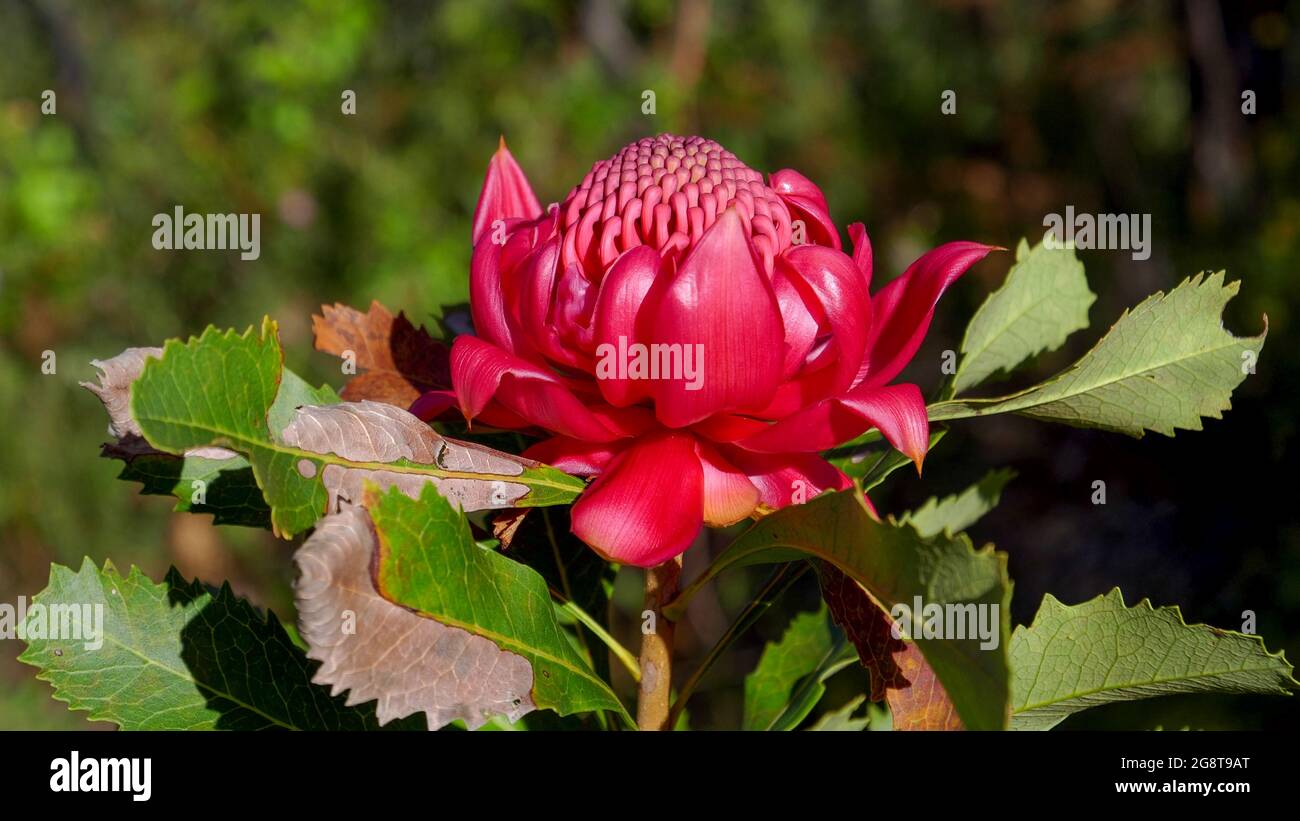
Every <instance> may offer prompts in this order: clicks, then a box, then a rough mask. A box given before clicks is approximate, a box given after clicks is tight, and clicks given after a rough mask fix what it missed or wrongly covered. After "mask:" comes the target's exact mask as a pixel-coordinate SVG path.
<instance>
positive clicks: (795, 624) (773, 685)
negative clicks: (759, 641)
mask: <svg viewBox="0 0 1300 821" xmlns="http://www.w3.org/2000/svg"><path fill="white" fill-rule="evenodd" d="M831 646H832V642H831V628H830V622H829V620H828V619H827V617H826V607H825V605H823V606H822V607H821V608H819V609H818V610H816V611H814V612H811V613H799V614H798V615H796V616H795V617H794V619H793V620H791V622H790V626H789V627H787V628H786V631H785V634H784V635H783V636H781V640H780V641H776V642H768V643H767V646H766V647H764V648H763V655H762V657H761V658H759V661H758V666H757V667H755V668H754V670H753V672H751V673H750V674H749V675H747V676H745V712H744V722H743V724H742V727H743V728H744V729H746V730H770V729H772V728H773V726H774V725H775V723H776V721H777V720H778V719H779V718H780V717H781V713H782V711H783V710H784V708H785V706H786V704H787V703H788V702H789V701H790V694H791V691H792V690H793V689H794V686H795V684H796V683H797V682H798V681H799V679H801V678H803V677H804V676H807V675H809V674H811V673H812V672H813V671H814V670H816V669H817V667H818V666H819V665H820V664H821V663H822V660H823V659H824V658H825V657H826V654H827V653H829V652H830V650H831Z"/></svg>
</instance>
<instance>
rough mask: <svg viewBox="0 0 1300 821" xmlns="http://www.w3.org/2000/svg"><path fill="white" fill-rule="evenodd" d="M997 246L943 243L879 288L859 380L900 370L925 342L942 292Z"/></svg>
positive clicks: (877, 381) (875, 380)
mask: <svg viewBox="0 0 1300 821" xmlns="http://www.w3.org/2000/svg"><path fill="white" fill-rule="evenodd" d="M993 250H996V249H995V248H994V247H993V246H991V245H981V244H980V243H978V242H949V243H946V244H944V245H940V246H939V247H938V248H935V249H934V250H932V251H929V252H927V253H926V254H924V255H923V256H922V257H921V258H920V259H918V260H917V261H916V262H913V263H912V264H911V265H910V266H909V267H908V269H907V270H906V271H904V272H903V275H902V276H900V277H899V278H898V279H896V280H894V281H893V282H891V283H889V284H888V285H886V286H885V287H884V288H881V289H880V291H879V292H878V293H877V294H876V295H875V297H874V298H873V299H872V308H873V310H874V312H875V315H874V318H873V320H872V323H871V333H870V335H869V337H868V340H867V349H868V353H867V361H866V362H865V363H864V364H863V368H862V370H861V372H860V373H859V377H858V378H859V381H861V380H863V379H865V380H866V382H867V384H870V385H876V386H879V385H884V384H885V383H887V382H889V381H890V380H891V379H893V378H894V377H895V376H897V375H898V372H899V371H901V370H902V369H903V368H904V367H905V366H906V365H907V363H908V362H910V361H911V360H912V357H913V356H915V355H916V349H917V348H919V347H921V340H922V339H924V338H925V332H926V331H927V330H929V328H930V319H931V318H932V317H933V316H934V306H935V303H937V302H938V301H939V297H940V296H942V295H943V292H944V291H945V290H946V289H947V288H948V286H949V285H951V284H952V283H953V282H955V281H956V280H957V278H958V277H960V276H961V275H962V274H964V273H966V271H967V269H969V268H970V267H971V266H972V265H974V264H975V263H976V262H979V261H980V260H981V259H983V258H984V257H985V256H986V255H987V254H988V252H989V251H993Z"/></svg>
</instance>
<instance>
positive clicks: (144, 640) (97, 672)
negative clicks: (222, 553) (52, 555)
mask: <svg viewBox="0 0 1300 821" xmlns="http://www.w3.org/2000/svg"><path fill="white" fill-rule="evenodd" d="M38 606H39V610H40V611H41V612H42V613H43V616H38V615H37V611H38ZM96 612H98V613H100V614H102V623H101V624H102V631H97V632H102V636H101V640H102V645H101V646H99V647H97V648H95V647H93V644H94V642H91V645H92V646H88V644H87V640H86V639H87V638H89V637H91V635H92V633H91V632H88V631H89V627H90V625H91V623H92V620H95V619H97V617H96V616H95V615H93V614H95V613H96ZM65 614H66V619H65ZM87 616H88V617H87ZM73 619H75V620H76V621H72V620H73ZM38 621H43V622H44V626H43V627H42V628H38V627H37V624H38ZM56 622H58V624H59V632H58V637H53V636H54V635H55V634H54V632H53V630H54V627H55V624H56ZM74 623H79V624H81V625H82V627H81V632H80V633H79V634H75V633H73V632H72V631H69V630H68V627H69V626H70V625H71V624H74ZM26 628H27V630H28V632H27V633H26V635H27V649H26V650H24V651H23V653H22V655H20V656H19V660H20V661H23V662H25V663H27V664H31V665H34V666H36V667H39V668H40V670H41V671H40V673H38V674H37V678H39V679H42V680H44V681H48V682H50V684H52V685H53V686H54V697H55V698H56V699H58V700H59V701H64V702H67V704H68V706H69V708H70V709H73V710H87V711H89V716H88V717H89V718H90V719H92V720H96V721H111V722H113V723H114V724H117V725H118V726H119V727H122V728H123V729H128V730H195V729H202V730H212V729H221V730H261V729H301V730H344V729H346V730H364V729H375V728H377V727H378V722H377V721H376V719H375V714H374V710H373V705H363V706H362V707H349V706H347V705H345V704H344V701H343V699H342V698H335V697H331V696H330V694H329V691H328V690H327V689H325V688H323V687H318V686H316V685H314V684H312V683H311V676H312V671H313V669H314V667H315V665H314V664H313V663H312V662H311V661H309V660H308V659H307V657H306V655H305V654H304V653H303V651H302V650H301V649H300V648H298V647H297V646H295V645H294V644H293V642H292V641H291V640H290V638H289V636H288V634H287V633H286V632H285V630H284V628H283V627H281V626H280V623H279V621H277V620H276V618H275V616H274V615H271V614H267V615H266V616H265V617H264V616H263V615H262V614H261V613H259V612H258V611H256V610H254V609H253V608H252V607H251V606H250V605H249V604H248V603H247V602H246V601H244V600H242V599H238V598H236V597H235V595H234V594H233V593H232V592H231V591H230V588H229V587H228V586H223V587H222V588H221V589H220V590H219V591H216V592H212V591H210V590H208V589H207V588H205V587H203V586H202V585H200V584H199V583H198V582H186V581H185V580H184V579H182V578H180V576H179V575H178V574H177V573H176V572H175V571H174V570H173V571H172V572H171V573H170V574H169V575H168V576H167V579H166V580H165V581H164V582H163V583H161V584H155V583H154V582H152V581H151V580H150V579H149V578H148V577H146V576H145V575H144V574H143V573H141V572H140V570H138V569H137V568H132V569H131V572H130V573H129V574H127V575H126V576H122V575H121V574H119V573H118V572H117V570H115V569H114V568H113V567H112V565H106V566H105V567H104V568H103V569H102V570H101V569H99V568H97V567H95V565H94V564H92V563H91V561H90V559H86V560H85V561H84V562H83V563H82V565H81V569H80V570H76V571H74V570H72V569H71V568H67V567H63V566H61V565H53V566H51V568H50V583H49V586H48V587H46V589H45V590H43V591H42V592H41V593H39V594H37V595H36V597H35V598H34V599H33V602H32V605H31V608H30V609H29V612H28V618H27V621H26ZM38 629H40V630H42V631H43V632H42V633H40V634H39V636H38V635H34V634H35V632H36V631H37V630H38ZM70 635H76V637H75V638H73V637H69V636H70ZM423 724H424V722H423V719H417V720H414V721H406V722H402V723H399V724H394V725H390V727H404V728H407V729H413V728H419V727H423Z"/></svg>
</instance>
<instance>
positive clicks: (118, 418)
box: [80, 348, 238, 462]
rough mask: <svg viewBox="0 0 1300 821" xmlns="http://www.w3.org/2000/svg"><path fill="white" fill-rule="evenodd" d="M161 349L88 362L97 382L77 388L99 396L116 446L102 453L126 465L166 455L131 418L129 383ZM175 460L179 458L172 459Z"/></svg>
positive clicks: (200, 453)
mask: <svg viewBox="0 0 1300 821" xmlns="http://www.w3.org/2000/svg"><path fill="white" fill-rule="evenodd" d="M162 355H163V349H162V348H127V349H126V350H124V351H122V352H121V353H120V354H118V355H117V356H114V357H111V358H109V359H103V360H100V359H92V360H91V361H90V364H91V365H93V366H95V367H96V368H98V369H99V381H98V382H82V383H80V384H81V387H83V388H85V389H86V390H88V391H90V392H91V393H93V394H95V396H98V397H99V401H100V402H103V403H104V410H106V411H107V412H108V432H109V434H110V435H111V436H113V437H115V438H116V439H117V442H116V443H111V442H110V443H107V444H105V445H104V447H103V450H102V453H103V455H104V456H107V457H109V458H113V459H122V460H123V461H126V462H129V461H131V460H132V459H134V458H135V457H137V456H166V454H163V453H161V452H160V451H158V450H155V449H154V448H153V447H152V446H150V445H149V443H148V442H146V441H145V440H144V437H143V436H141V434H140V425H139V424H138V423H137V422H136V421H135V417H133V416H132V415H131V383H133V382H135V380H136V379H139V378H140V374H141V372H143V371H144V363H145V361H146V360H148V359H161V358H162ZM237 455H238V454H236V453H235V452H234V451H231V450H226V449H225V448H213V447H202V448H191V449H190V450H187V451H185V456H187V457H188V456H193V457H197V458H200V459H233V458H235V457H236V456H237ZM172 458H176V459H179V458H181V457H172Z"/></svg>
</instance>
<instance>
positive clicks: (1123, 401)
mask: <svg viewBox="0 0 1300 821" xmlns="http://www.w3.org/2000/svg"><path fill="white" fill-rule="evenodd" d="M1223 280H1224V275H1223V272H1219V273H1217V274H1212V275H1210V276H1208V277H1206V276H1205V275H1203V274H1198V275H1197V276H1194V277H1192V278H1190V279H1188V280H1185V281H1184V282H1183V283H1182V284H1181V285H1179V286H1178V287H1177V288H1175V289H1173V290H1172V291H1170V292H1169V293H1168V294H1164V293H1157V294H1155V295H1153V296H1151V297H1148V298H1147V299H1146V300H1145V301H1144V302H1143V303H1142V304H1141V305H1138V306H1137V307H1136V308H1134V309H1133V310H1132V311H1128V312H1126V313H1125V314H1124V316H1122V317H1120V320H1119V321H1118V322H1117V323H1115V325H1114V327H1112V328H1111V329H1110V331H1109V332H1108V333H1107V334H1106V336H1105V337H1103V338H1102V340H1101V341H1100V342H1098V343H1097V346H1096V347H1094V348H1093V349H1092V350H1091V351H1089V352H1088V353H1087V354H1085V355H1084V357H1083V358H1082V359H1080V360H1079V361H1078V362H1076V363H1075V364H1074V365H1072V366H1071V367H1070V368H1068V369H1067V370H1065V371H1064V372H1063V373H1061V374H1059V375H1058V376H1056V377H1054V378H1052V379H1050V380H1048V381H1047V382H1044V383H1042V384H1040V385H1036V386H1034V387H1032V388H1029V389H1027V390H1024V391H1021V392H1019V393H1016V394H1012V395H1011V396H1005V397H1001V398H998V399H955V400H950V401H947V402H939V403H936V404H934V405H931V406H930V419H931V420H932V421H942V420H948V419H961V418H966V417H972V416H988V415H990V414H995V413H1019V414H1023V415H1025V416H1032V417H1035V418H1039V419H1047V420H1050V421H1054V422H1064V423H1065V424H1069V425H1075V426H1077V427H1085V428H1100V429H1102V430H1109V431H1116V432H1118V433H1126V434H1128V435H1130V436H1134V437H1139V438H1140V437H1141V436H1142V435H1143V433H1144V432H1145V431H1148V430H1152V431H1155V432H1157V433H1163V434H1165V435H1166V436H1173V435H1174V431H1175V430H1176V429H1178V428H1182V429H1184V430H1200V429H1201V418H1202V417H1211V418H1214V419H1219V418H1221V416H1222V412H1223V411H1225V410H1227V409H1229V408H1230V407H1231V401H1230V398H1231V396H1232V391H1233V389H1234V388H1236V387H1237V385H1239V384H1241V381H1242V380H1243V379H1245V378H1246V375H1247V374H1248V373H1249V372H1251V370H1253V367H1254V362H1255V359H1256V357H1258V355H1259V351H1260V349H1261V348H1263V346H1264V337H1265V336H1266V335H1267V333H1268V325H1267V321H1265V328H1264V332H1263V333H1261V334H1260V335H1259V336H1256V337H1237V336H1233V335H1232V334H1231V333H1229V332H1228V331H1227V330H1226V329H1225V328H1224V327H1223V320H1222V314H1223V308H1224V306H1225V305H1226V304H1227V303H1228V300H1230V299H1232V297H1233V296H1234V295H1236V293H1237V289H1238V287H1239V286H1240V283H1238V282H1233V283H1230V284H1228V285H1224V283H1223Z"/></svg>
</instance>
